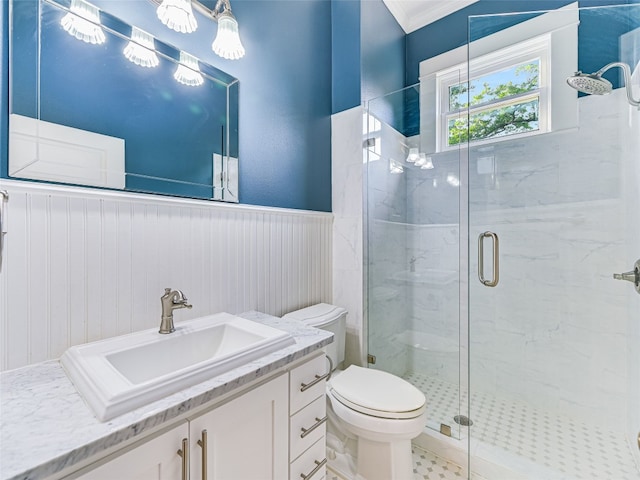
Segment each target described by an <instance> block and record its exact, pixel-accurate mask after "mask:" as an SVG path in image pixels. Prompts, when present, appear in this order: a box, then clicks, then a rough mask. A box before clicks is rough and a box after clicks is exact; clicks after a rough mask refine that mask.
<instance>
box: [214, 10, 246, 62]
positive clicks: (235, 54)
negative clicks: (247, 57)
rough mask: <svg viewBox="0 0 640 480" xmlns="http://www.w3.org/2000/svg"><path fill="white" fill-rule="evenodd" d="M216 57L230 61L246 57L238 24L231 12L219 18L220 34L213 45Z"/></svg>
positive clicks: (225, 12)
mask: <svg viewBox="0 0 640 480" xmlns="http://www.w3.org/2000/svg"><path fill="white" fill-rule="evenodd" d="M211 48H212V49H213V51H214V52H215V53H216V55H219V56H221V57H222V58H226V59H228V60H237V59H238V58H242V57H244V47H243V46H242V42H241V41H240V34H239V33H238V22H237V21H236V19H235V17H234V16H233V14H232V13H231V12H230V11H229V10H225V11H224V12H222V13H221V14H220V16H219V17H218V33H217V34H216V38H215V40H214V41H213V44H212V45H211Z"/></svg>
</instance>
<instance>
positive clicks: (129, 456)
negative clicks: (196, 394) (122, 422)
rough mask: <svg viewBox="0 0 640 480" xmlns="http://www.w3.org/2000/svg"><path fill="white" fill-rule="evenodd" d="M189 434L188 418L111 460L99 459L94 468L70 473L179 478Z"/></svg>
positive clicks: (87, 478) (87, 479)
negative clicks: (183, 446) (180, 451)
mask: <svg viewBox="0 0 640 480" xmlns="http://www.w3.org/2000/svg"><path fill="white" fill-rule="evenodd" d="M188 438H189V426H188V424H187V422H184V423H183V424H181V425H179V426H177V427H175V428H173V429H172V430H169V431H168V432H166V433H163V434H161V435H159V436H157V437H155V438H152V439H151V440H148V441H146V442H145V443H143V444H141V445H139V446H135V445H134V446H132V447H131V449H130V450H128V451H125V453H120V452H118V453H116V454H115V455H118V456H116V457H115V458H114V459H113V460H108V459H107V461H106V462H105V463H102V464H101V465H100V466H99V467H97V468H94V469H93V470H91V471H89V472H87V473H83V474H80V475H79V476H71V477H70V478H74V479H80V480H114V479H123V480H124V479H126V480H167V479H175V480H179V479H182V478H183V477H182V458H181V457H180V456H179V455H178V453H177V452H178V450H180V449H182V440H183V439H188Z"/></svg>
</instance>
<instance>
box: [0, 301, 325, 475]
mask: <svg viewBox="0 0 640 480" xmlns="http://www.w3.org/2000/svg"><path fill="white" fill-rule="evenodd" d="M239 316H241V317H244V318H247V319H249V320H255V321H259V322H262V323H264V324H266V325H270V326H272V327H275V328H279V329H281V330H285V331H287V332H289V333H291V334H292V335H293V337H294V338H295V340H296V343H295V344H294V345H291V346H290V347H287V348H283V349H282V350H278V351H276V352H274V353H272V354H269V355H266V356H264V357H262V358H260V359H258V360H256V361H253V362H251V363H248V364H247V365H244V366H242V367H240V368H236V369H234V370H231V371H230V372H227V373H225V374H223V375H219V376H217V377H214V378H212V379H211V380H207V381H206V382H202V383H200V384H198V385H195V386H193V387H190V388H187V389H185V390H182V391H181V392H178V393H175V394H173V395H170V396H168V397H165V398H163V399H161V400H158V401H156V402H153V403H150V404H148V405H146V406H144V407H141V408H137V409H135V410H133V411H131V412H129V413H126V414H124V415H121V416H119V417H116V418H114V419H112V420H111V421H109V422H100V421H98V420H97V419H96V417H94V415H93V413H92V411H91V410H90V409H89V407H88V406H87V405H86V404H85V402H84V400H83V399H82V397H81V396H80V395H79V394H78V392H77V391H76V389H75V387H74V386H73V384H72V383H71V381H70V380H69V379H68V378H67V376H66V374H65V373H64V370H63V369H62V366H61V365H60V363H59V362H58V361H57V360H54V361H48V362H43V363H39V364H36V365H30V366H27V367H23V368H19V369H16V370H11V371H8V372H4V373H2V374H0V479H2V480H18V479H21V480H26V479H29V480H35V479H43V478H47V477H48V476H50V475H53V474H56V473H58V472H60V471H62V470H65V469H67V468H69V467H71V466H73V465H75V464H78V463H79V462H82V461H83V460H86V459H88V458H90V457H92V456H94V455H97V454H99V453H100V452H103V451H104V450H106V449H108V448H111V447H113V446H114V445H117V444H119V443H121V442H124V441H126V440H129V439H131V438H133V437H136V436H138V435H141V434H143V433H145V432H148V431H150V430H151V429H153V428H155V427H158V426H159V425H162V424H163V423H165V422H168V421H170V420H172V419H175V418H177V417H180V416H183V415H184V414H185V413H187V412H189V411H190V410H192V409H194V408H196V407H199V406H201V405H204V404H205V403H208V402H210V401H212V400H214V399H215V398H217V397H220V396H221V395H224V394H226V393H228V392H231V391H233V390H235V389H237V388H239V387H241V386H243V385H246V384H248V383H250V382H251V381H253V380H255V379H257V378H259V377H262V376H264V375H266V374H268V373H270V372H273V371H275V370H277V369H279V368H282V367H284V366H285V365H287V364H289V363H291V362H293V361H296V360H298V359H300V358H302V357H304V356H306V355H308V354H310V353H312V352H314V351H316V350H318V349H320V348H322V347H323V346H325V345H328V344H329V343H331V341H332V336H333V335H332V334H331V333H330V332H327V331H324V330H318V329H316V328H311V327H307V326H306V325H304V324H302V323H299V322H296V321H293V320H288V319H282V318H277V317H272V316H270V315H266V314H263V313H259V312H247V313H243V314H241V315H239Z"/></svg>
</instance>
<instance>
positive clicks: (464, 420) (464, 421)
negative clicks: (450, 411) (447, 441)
mask: <svg viewBox="0 0 640 480" xmlns="http://www.w3.org/2000/svg"><path fill="white" fill-rule="evenodd" d="M453 421H454V422H456V423H457V424H458V425H462V426H463V427H470V426H471V425H473V420H471V419H470V418H469V417H466V416H464V415H456V416H455V417H453Z"/></svg>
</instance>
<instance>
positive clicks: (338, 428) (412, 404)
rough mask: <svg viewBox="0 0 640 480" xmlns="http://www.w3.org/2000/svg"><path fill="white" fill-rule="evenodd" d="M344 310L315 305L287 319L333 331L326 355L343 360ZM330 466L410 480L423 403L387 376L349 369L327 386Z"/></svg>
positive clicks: (380, 479) (356, 474) (361, 479)
mask: <svg viewBox="0 0 640 480" xmlns="http://www.w3.org/2000/svg"><path fill="white" fill-rule="evenodd" d="M346 313H347V312H346V310H345V309H344V308H341V307H335V306H333V305H328V304H318V305H314V306H312V307H308V308H305V309H302V310H298V311H295V312H291V313H289V314H287V315H285V317H287V318H292V319H296V320H299V321H302V322H304V323H306V324H308V325H312V326H315V327H317V328H322V329H325V330H330V331H332V332H333V333H334V335H335V338H334V344H332V346H333V348H330V349H327V356H329V357H330V358H331V359H332V362H333V365H334V366H336V367H338V366H340V364H341V363H342V361H343V360H344V337H345V334H346V320H345V319H346ZM330 347H331V345H330ZM327 417H328V419H329V421H328V422H327V458H328V466H329V468H331V469H333V470H334V471H336V472H337V473H339V474H340V475H341V476H342V477H344V478H346V479H348V480H352V479H353V480H391V479H392V480H410V479H412V478H413V462H412V455H411V440H412V439H413V438H415V437H417V436H418V435H419V434H420V433H421V432H422V429H423V428H424V426H425V424H426V399H425V396H424V394H423V393H422V392H420V390H418V389H417V388H415V387H414V386H413V385H411V384H410V383H409V382H407V381H405V380H403V379H401V378H399V377H396V376H395V375H392V374H390V373H387V372H383V371H380V370H374V369H369V368H363V367H359V366H356V365H351V366H349V367H348V368H346V369H345V370H344V371H341V370H339V369H336V370H334V372H333V373H332V375H331V378H330V379H329V381H328V382H327Z"/></svg>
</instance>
